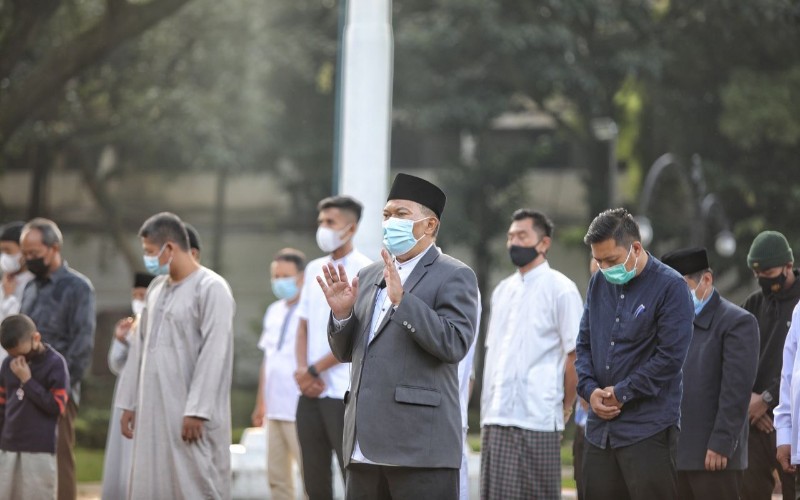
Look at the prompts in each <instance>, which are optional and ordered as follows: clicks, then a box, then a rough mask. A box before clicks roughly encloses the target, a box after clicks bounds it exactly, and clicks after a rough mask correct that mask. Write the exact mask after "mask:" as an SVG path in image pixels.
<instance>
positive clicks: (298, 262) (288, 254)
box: [272, 248, 306, 272]
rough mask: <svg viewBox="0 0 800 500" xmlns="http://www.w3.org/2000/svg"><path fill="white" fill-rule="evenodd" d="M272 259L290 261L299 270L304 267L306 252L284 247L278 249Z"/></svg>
mask: <svg viewBox="0 0 800 500" xmlns="http://www.w3.org/2000/svg"><path fill="white" fill-rule="evenodd" d="M272 261H273V262H278V261H283V262H291V263H293V264H294V265H295V266H296V267H297V270H298V271H301V272H302V271H303V270H304V269H305V268H306V254H304V253H303V252H301V251H300V250H297V249H294V248H284V249H283V250H280V251H279V252H278V253H276V254H275V257H273V259H272Z"/></svg>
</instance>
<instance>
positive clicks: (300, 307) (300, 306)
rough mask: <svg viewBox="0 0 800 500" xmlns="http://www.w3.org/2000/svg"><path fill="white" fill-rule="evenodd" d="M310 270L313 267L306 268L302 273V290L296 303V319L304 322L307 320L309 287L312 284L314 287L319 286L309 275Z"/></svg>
mask: <svg viewBox="0 0 800 500" xmlns="http://www.w3.org/2000/svg"><path fill="white" fill-rule="evenodd" d="M312 268H313V266H306V269H305V271H303V288H302V289H301V290H300V302H298V303H297V317H298V318H300V319H304V320H308V310H309V302H310V300H311V299H310V297H311V294H310V293H309V287H310V286H311V284H312V283H313V284H314V286H319V284H317V277H316V276H312V275H311V273H310V271H311V270H312Z"/></svg>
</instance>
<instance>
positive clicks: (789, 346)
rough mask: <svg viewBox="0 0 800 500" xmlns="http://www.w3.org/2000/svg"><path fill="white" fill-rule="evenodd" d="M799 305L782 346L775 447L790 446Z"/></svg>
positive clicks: (799, 325) (799, 327)
mask: <svg viewBox="0 0 800 500" xmlns="http://www.w3.org/2000/svg"><path fill="white" fill-rule="evenodd" d="M798 330H800V304H798V305H797V306H795V308H794V312H792V326H791V327H790V328H789V333H788V335H786V341H785V342H784V344H783V367H782V368H781V391H780V398H779V403H778V406H777V407H776V408H775V411H774V412H773V413H774V415H775V430H776V441H777V445H778V446H781V445H786V444H792V372H793V371H794V360H795V354H796V353H797V337H798V335H799V334H800V332H798Z"/></svg>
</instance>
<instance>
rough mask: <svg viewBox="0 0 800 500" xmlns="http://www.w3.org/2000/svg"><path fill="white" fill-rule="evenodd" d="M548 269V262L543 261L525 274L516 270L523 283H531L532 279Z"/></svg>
mask: <svg viewBox="0 0 800 500" xmlns="http://www.w3.org/2000/svg"><path fill="white" fill-rule="evenodd" d="M549 270H550V264H549V263H548V262H547V261H544V262H542V263H541V264H539V265H538V266H536V267H534V268H533V269H531V270H530V271H528V272H527V273H525V274H522V273H520V272H519V270H517V277H518V278H519V280H520V281H522V282H523V283H531V282H533V280H535V279H536V278H538V277H539V276H541V275H542V274H545V273H546V272H547V271H549Z"/></svg>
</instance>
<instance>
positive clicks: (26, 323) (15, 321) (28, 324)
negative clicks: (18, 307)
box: [0, 314, 36, 350]
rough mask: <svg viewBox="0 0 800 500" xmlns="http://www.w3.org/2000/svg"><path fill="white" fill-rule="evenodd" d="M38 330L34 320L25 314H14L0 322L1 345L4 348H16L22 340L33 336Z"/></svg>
mask: <svg viewBox="0 0 800 500" xmlns="http://www.w3.org/2000/svg"><path fill="white" fill-rule="evenodd" d="M35 331H36V325H35V324H34V323H33V320H32V319H30V318H29V317H28V316H26V315H24V314H14V315H12V316H9V317H7V318H6V319H4V320H3V322H2V323H0V345H2V346H3V349H6V350H8V349H14V348H15V347H17V346H18V345H19V343H20V342H24V341H25V340H28V339H29V338H31V336H32V335H33V333H34V332H35Z"/></svg>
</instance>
